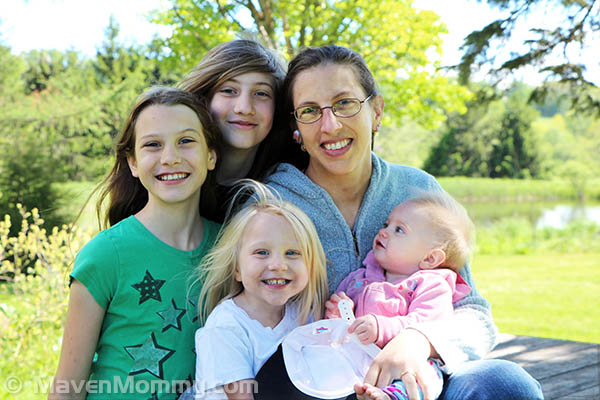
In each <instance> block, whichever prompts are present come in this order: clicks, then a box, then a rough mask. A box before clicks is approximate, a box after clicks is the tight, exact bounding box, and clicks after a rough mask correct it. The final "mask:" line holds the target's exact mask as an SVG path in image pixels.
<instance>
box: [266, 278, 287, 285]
mask: <svg viewBox="0 0 600 400" xmlns="http://www.w3.org/2000/svg"><path fill="white" fill-rule="evenodd" d="M265 283H266V284H267V285H285V283H286V280H285V279H266V280H265Z"/></svg>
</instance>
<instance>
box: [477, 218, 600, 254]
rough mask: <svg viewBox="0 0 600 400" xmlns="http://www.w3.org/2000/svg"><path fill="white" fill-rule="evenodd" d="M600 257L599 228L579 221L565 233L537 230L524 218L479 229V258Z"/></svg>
mask: <svg viewBox="0 0 600 400" xmlns="http://www.w3.org/2000/svg"><path fill="white" fill-rule="evenodd" d="M549 252H553V253H561V254H565V253H600V225H598V224H595V223H593V222H585V221H577V222H573V223H571V224H569V225H568V226H567V227H565V228H564V229H556V228H548V227H547V228H543V229H535V227H534V226H533V225H532V223H531V221H529V220H527V219H524V218H505V219H502V220H500V221H499V222H497V223H495V224H493V225H491V226H489V227H479V228H478V229H477V254H493V255H508V254H547V253H549Z"/></svg>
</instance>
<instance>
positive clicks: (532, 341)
mask: <svg viewBox="0 0 600 400" xmlns="http://www.w3.org/2000/svg"><path fill="white" fill-rule="evenodd" d="M488 358H501V359H505V360H510V361H514V362H516V363H517V364H519V365H521V366H522V367H523V368H524V369H525V370H526V371H527V372H529V373H530V374H531V375H532V376H533V377H534V378H535V379H537V380H538V381H539V382H540V384H541V385H542V391H543V392H544V396H545V398H546V400H553V399H556V400H558V399H562V400H566V399H574V400H575V399H577V400H584V399H586V400H591V399H594V400H597V399H600V345H598V344H594V343H581V342H570V341H566V340H557V339H547V338H536V337H530V336H514V335H506V334H501V335H500V336H499V344H498V346H497V347H496V349H495V350H494V351H493V352H491V353H490V355H489V357H488Z"/></svg>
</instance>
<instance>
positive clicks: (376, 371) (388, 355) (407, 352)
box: [364, 329, 438, 400]
mask: <svg viewBox="0 0 600 400" xmlns="http://www.w3.org/2000/svg"><path fill="white" fill-rule="evenodd" d="M437 356H438V355H437V352H436V351H435V349H433V347H432V346H431V344H430V343H429V341H428V340H427V338H426V337H425V336H424V335H423V334H422V333H421V332H419V331H417V330H415V329H404V330H403V331H402V332H400V334H398V335H397V336H396V337H395V338H394V339H392V340H390V342H388V344H387V345H386V346H385V347H384V348H383V350H382V351H381V353H379V355H378V356H377V357H376V358H375V359H374V360H373V363H372V364H371V367H370V368H369V370H368V371H367V374H366V375H365V381H364V383H365V384H370V385H374V386H378V387H385V386H387V385H389V384H390V383H391V382H392V381H393V380H396V379H402V382H403V383H404V386H405V387H406V390H407V392H408V395H409V398H410V400H418V399H419V390H418V386H420V387H421V390H422V391H423V400H433V397H432V394H430V390H429V387H430V385H431V382H432V378H433V377H432V375H431V367H430V366H429V362H428V361H427V359H428V358H429V357H437ZM417 384H418V386H417Z"/></svg>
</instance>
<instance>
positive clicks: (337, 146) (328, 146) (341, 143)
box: [323, 139, 350, 150]
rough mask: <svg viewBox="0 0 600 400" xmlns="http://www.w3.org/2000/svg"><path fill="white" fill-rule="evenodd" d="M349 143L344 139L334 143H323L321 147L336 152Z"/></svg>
mask: <svg viewBox="0 0 600 400" xmlns="http://www.w3.org/2000/svg"><path fill="white" fill-rule="evenodd" d="M349 143H350V139H345V140H341V141H339V142H335V143H325V144H324V145H323V147H325V148H326V149H327V150H338V149H341V148H342V147H346V146H348V144H349Z"/></svg>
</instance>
